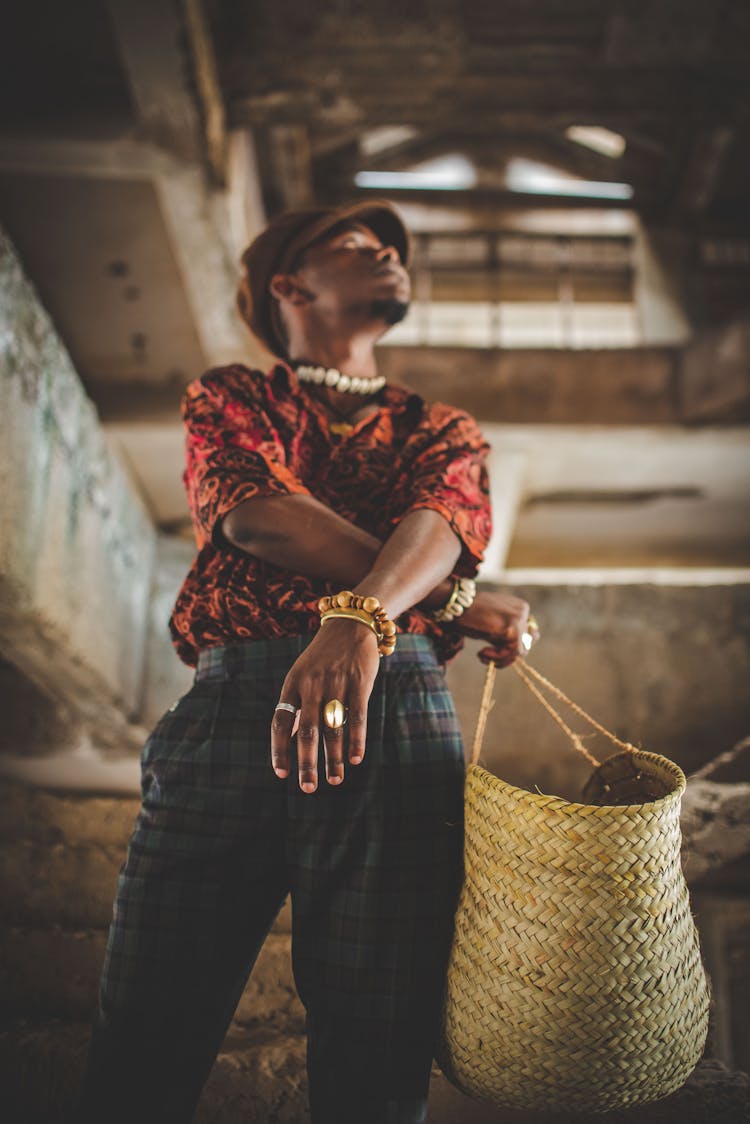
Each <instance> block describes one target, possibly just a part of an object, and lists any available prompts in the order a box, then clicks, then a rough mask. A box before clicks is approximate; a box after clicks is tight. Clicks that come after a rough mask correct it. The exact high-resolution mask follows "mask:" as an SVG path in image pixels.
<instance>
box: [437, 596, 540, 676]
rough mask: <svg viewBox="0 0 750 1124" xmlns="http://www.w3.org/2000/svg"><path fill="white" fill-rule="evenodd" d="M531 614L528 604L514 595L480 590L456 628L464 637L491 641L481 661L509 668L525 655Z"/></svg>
mask: <svg viewBox="0 0 750 1124" xmlns="http://www.w3.org/2000/svg"><path fill="white" fill-rule="evenodd" d="M530 610H531V607H530V605H529V603H528V601H524V600H523V599H522V598H521V597H514V596H513V594H512V593H493V592H489V591H487V590H479V591H478V592H477V595H476V597H475V599H474V602H473V604H472V605H470V606H469V608H468V609H465V610H464V612H463V613H462V614H461V616H460V617H458V618H457V620H456V625H455V627H456V628H457V630H458V631H459V632H460V633H462V634H463V635H464V636H471V637H474V638H476V639H479V640H489V641H490V645H491V646H490V647H489V648H482V650H481V651H480V652H479V658H480V659H481V660H484V662H485V663H487V662H489V661H490V660H492V662H493V663H495V664H496V665H497V667H508V666H509V665H510V664H512V663H513V661H514V660H516V659H517V658H518V656H520V655H523V654H524V649H523V646H522V644H521V637H522V636H523V634H524V632H526V631H527V626H528V622H529V612H530ZM531 631H532V632H533V630H531Z"/></svg>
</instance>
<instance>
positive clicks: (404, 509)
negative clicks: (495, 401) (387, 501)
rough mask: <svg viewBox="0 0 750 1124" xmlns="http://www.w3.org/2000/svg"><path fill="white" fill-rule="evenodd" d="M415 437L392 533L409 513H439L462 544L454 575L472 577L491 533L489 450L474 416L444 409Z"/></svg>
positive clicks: (432, 413)
mask: <svg viewBox="0 0 750 1124" xmlns="http://www.w3.org/2000/svg"><path fill="white" fill-rule="evenodd" d="M414 437H415V440H414V454H413V456H407V457H406V458H405V461H404V471H403V473H402V474H401V476H400V478H399V482H398V486H397V489H396V497H397V502H396V505H395V509H394V514H393V515H392V517H391V520H390V526H391V529H392V528H393V527H395V526H396V525H397V524H398V523H400V522H401V520H402V519H403V518H404V517H405V516H406V515H408V514H409V513H410V512H411V511H417V510H419V509H420V508H430V509H431V510H433V511H437V512H439V513H440V514H441V515H442V516H443V517H444V518H445V519H446V520H447V521H448V523H449V524H450V526H451V529H452V530H453V532H454V533H455V534H456V535H457V536H458V538H459V539H460V541H461V554H460V555H459V558H458V560H457V562H456V564H455V566H454V568H453V573H454V574H455V575H456V576H457V577H474V576H475V575H476V573H477V570H478V568H479V563H480V562H481V561H482V559H483V558H484V551H485V549H486V547H487V543H488V542H489V539H490V533H491V531H492V513H491V508H490V489H489V476H488V472H487V454H488V453H489V449H490V446H489V444H488V442H487V441H486V440H485V438H484V436H483V434H482V432H481V430H480V429H479V426H478V425H477V423H476V422H475V421H474V419H473V418H472V417H471V415H470V414H467V413H465V412H463V411H460V410H455V409H453V408H452V407H449V406H444V405H442V404H440V403H438V404H436V405H434V406H433V407H432V408H431V410H430V412H429V414H428V418H427V421H426V423H423V426H422V427H420V431H419V432H418V433H416V434H415V435H414Z"/></svg>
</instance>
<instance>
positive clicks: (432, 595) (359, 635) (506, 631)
mask: <svg viewBox="0 0 750 1124" xmlns="http://www.w3.org/2000/svg"><path fill="white" fill-rule="evenodd" d="M222 532H223V534H224V535H225V537H226V539H227V540H228V541H229V542H230V543H232V545H234V546H236V547H239V548H240V549H242V550H246V551H247V552H248V553H249V554H253V555H254V556H255V557H257V558H262V559H264V560H265V561H267V562H272V563H274V564H275V565H278V566H282V567H284V568H285V569H288V570H291V571H293V572H295V573H299V574H305V575H308V576H310V577H320V578H325V579H327V580H328V581H331V582H333V583H334V584H337V583H341V585H342V586H347V587H349V588H350V589H352V590H353V592H355V593H364V594H372V595H373V596H375V597H378V598H380V601H381V603H382V604H383V605H384V607H385V608H386V610H387V612H388V613H389V615H390V616H391V618H392V619H395V618H396V617H398V616H400V615H401V613H403V612H405V610H406V609H409V608H411V607H412V606H414V605H423V606H424V607H425V608H433V607H434V608H438V607H439V606H440V605H442V604H444V603H445V601H446V600H447V598H448V596H449V594H450V590H451V583H450V581H449V580H448V575H449V574H450V573H451V571H452V569H453V567H454V565H455V564H456V561H457V559H458V557H459V555H460V552H461V543H460V541H459V539H458V536H457V535H456V534H455V533H454V532H453V530H452V529H451V527H450V525H449V523H448V522H447V520H446V519H444V518H443V516H442V515H440V514H439V513H438V512H436V511H432V510H430V509H421V508H420V509H418V510H416V511H412V512H410V513H409V514H408V515H406V516H405V517H404V519H402V520H401V522H400V523H399V524H398V525H397V526H396V527H395V529H394V530H393V532H392V534H391V535H390V536H389V538H388V539H387V541H386V542H385V543H381V542H380V541H379V540H378V539H377V538H375V537H374V536H373V535H370V534H368V533H367V532H366V531H363V530H361V529H360V528H358V527H355V526H354V525H353V524H352V523H349V522H348V520H346V519H344V518H343V517H342V516H340V515H337V514H336V513H335V512H334V511H332V510H331V509H330V508H328V507H326V506H325V504H322V503H320V502H319V501H318V500H316V499H315V498H314V497H312V496H305V495H293V496H269V497H263V498H256V499H251V500H246V501H244V502H243V503H241V504H238V506H237V507H236V508H234V509H233V510H232V511H230V512H229V514H228V515H227V516H225V518H224V520H223V523H222ZM528 614H529V606H528V604H527V602H525V601H523V600H521V599H520V598H518V597H513V596H512V595H510V594H503V593H491V592H486V593H480V594H478V595H477V597H476V600H475V601H474V604H473V605H472V606H471V607H470V608H469V609H467V610H466V611H465V612H464V614H463V615H462V617H461V618H460V626H459V627H460V631H461V632H462V633H464V634H465V635H467V636H476V637H481V638H484V639H487V640H490V641H491V642H492V647H491V648H489V649H485V652H487V653H488V654H491V655H492V657H493V658H496V659H497V662H498V663H499V665H500V666H507V664H508V663H511V662H512V661H513V660H514V659H515V658H516V656H517V655H518V653H519V643H520V636H521V634H522V633H523V631H524V629H525V627H526V622H527V620H528ZM385 658H386V659H387V658H388V657H387V656H386V657H385ZM379 665H380V656H379V654H378V649H377V639H376V637H375V635H374V634H373V633H372V632H371V631H370V629H366V628H363V627H362V626H361V625H360V624H359V623H358V622H357V621H352V620H348V619H346V618H339V619H333V620H329V621H328V622H327V623H326V625H325V627H324V628H321V629H320V630H319V632H317V633H316V634H315V636H314V637H313V639H312V641H311V642H310V644H309V645H308V646H307V648H306V649H305V650H304V651H303V652H302V654H301V655H300V656H299V657H298V659H297V660H296V661H295V663H294V664H293V666H292V667H291V669H290V671H289V673H288V674H287V676H286V679H285V680H284V684H283V687H282V690H281V696H280V699H279V701H283V702H288V703H292V704H293V705H294V706H296V707H298V708H299V728H298V730H297V760H298V771H299V784H300V787H301V788H302V790H303V791H304V792H314V791H315V789H316V788H317V784H318V744H319V736H320V714H321V710H322V708H323V706H324V704H325V703H326V702H327V701H328V700H329V699H332V698H338V699H341V700H342V701H343V702H344V703H345V704H346V705H347V707H348V710H349V721H348V724H347V726H346V727H345V728H342V729H339V730H329V729H327V728H325V727H324V728H323V741H324V748H325V758H326V777H327V780H328V783H329V784H340V783H341V782H342V781H343V779H344V729H346V730H348V760H349V763H350V764H351V765H358V764H359V763H360V762H361V761H362V759H363V758H364V754H365V742H366V733H367V704H368V700H369V697H370V693H371V691H372V686H373V683H374V681H375V677H376V675H377V673H378V669H379ZM292 729H293V718H292V715H291V714H289V713H288V712H287V711H283V710H280V711H276V713H275V715H274V719H273V722H272V726H271V760H272V763H273V767H274V769H275V771H276V774H277V776H279V777H282V778H283V777H287V776H288V775H289V749H290V742H291V737H292Z"/></svg>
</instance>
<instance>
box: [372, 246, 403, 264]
mask: <svg viewBox="0 0 750 1124" xmlns="http://www.w3.org/2000/svg"><path fill="white" fill-rule="evenodd" d="M375 257H376V258H377V260H378V261H393V262H397V261H400V260H401V259H400V258H399V256H398V250H397V249H396V247H395V246H381V247H380V249H379V250H378V251H377V253H376V254H375Z"/></svg>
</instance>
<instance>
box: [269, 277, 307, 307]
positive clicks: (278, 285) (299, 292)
mask: <svg viewBox="0 0 750 1124" xmlns="http://www.w3.org/2000/svg"><path fill="white" fill-rule="evenodd" d="M268 289H269V292H270V293H271V296H273V297H275V298H276V300H277V301H282V300H283V301H287V302H289V303H290V304H297V305H299V304H307V303H308V302H309V301H310V300H311V299H312V293H309V292H308V291H307V289H305V287H304V286H303V285H301V284H300V282H299V280H298V278H297V277H296V275H295V274H294V273H274V275H273V277H272V278H271V280H270V282H269V285H268Z"/></svg>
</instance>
